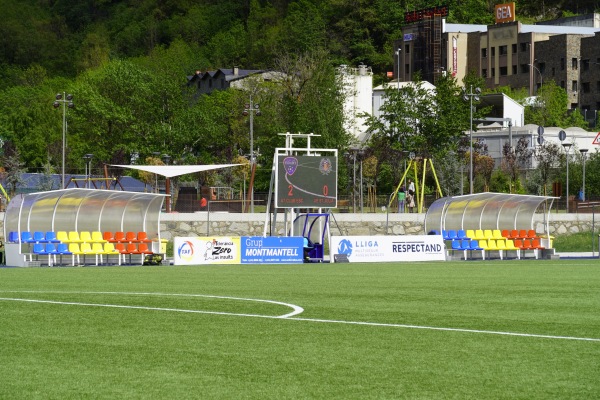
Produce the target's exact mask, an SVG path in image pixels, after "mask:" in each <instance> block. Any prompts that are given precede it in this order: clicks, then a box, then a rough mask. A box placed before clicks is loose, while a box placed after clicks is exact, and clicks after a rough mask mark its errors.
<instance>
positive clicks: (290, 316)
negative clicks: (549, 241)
mask: <svg viewBox="0 0 600 400" xmlns="http://www.w3.org/2000/svg"><path fill="white" fill-rule="evenodd" d="M0 292H4V293H8V292H10V293H61V294H122V295H148V296H182V297H184V296H187V297H208V298H217V299H230V300H248V301H257V302H265V303H272V304H279V305H285V306H288V307H292V308H293V309H294V311H293V312H291V313H289V314H285V315H280V316H273V315H261V314H242V313H230V312H219V311H203V310H184V309H179V308H162V307H145V306H125V305H117V304H96V303H80V302H66V301H54V300H36V299H20V298H10V297H0V301H2V300H4V301H22V302H29V303H46V304H62V305H75V306H87V307H107V308H123V309H134V310H151V311H171V312H183V313H195V314H212V315H229V316H236V317H254V318H267V319H286V320H293V321H306V322H317V323H326V324H345V325H361V326H379V327H388V328H404V329H424V330H432V331H444V332H462V333H481V334H488V335H502V336H517V337H530V338H541V339H559V340H576V341H586V342H600V338H586V337H576V336H557V335H541V334H533V333H519V332H503V331H487V330H481V329H466V328H444V327H436V326H423V325H408V324H388V323H382V322H362V321H343V320H332V319H318V318H299V317H293V315H297V314H300V313H301V312H302V311H304V310H303V309H302V307H299V306H296V305H293V304H288V303H281V302H277V301H272V300H261V299H245V298H239V297H227V296H211V295H201V294H168V293H139V292H40V291H0Z"/></svg>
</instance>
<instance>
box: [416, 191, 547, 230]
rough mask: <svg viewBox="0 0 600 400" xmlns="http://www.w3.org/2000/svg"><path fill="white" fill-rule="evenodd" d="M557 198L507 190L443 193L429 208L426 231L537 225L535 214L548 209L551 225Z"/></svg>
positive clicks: (516, 227)
mask: <svg viewBox="0 0 600 400" xmlns="http://www.w3.org/2000/svg"><path fill="white" fill-rule="evenodd" d="M556 198H557V197H549V196H529V195H521V194H508V193H477V194H472V195H465V196H453V197H444V198H441V199H438V200H436V201H435V202H434V203H433V204H432V205H431V207H429V209H428V210H427V214H426V215H425V231H426V232H429V231H431V230H433V229H437V230H439V231H440V232H441V231H442V230H444V229H445V230H449V229H456V230H458V229H465V230H466V229H511V230H512V229H517V230H521V229H527V230H529V229H534V223H533V217H534V214H536V213H545V214H546V218H545V221H546V225H548V218H549V213H550V209H551V208H552V203H553V202H554V199H556ZM540 206H541V207H540ZM546 232H548V226H546Z"/></svg>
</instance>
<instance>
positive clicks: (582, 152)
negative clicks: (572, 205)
mask: <svg viewBox="0 0 600 400" xmlns="http://www.w3.org/2000/svg"><path fill="white" fill-rule="evenodd" d="M579 152H580V153H581V158H583V183H582V187H581V201H585V159H586V158H587V152H588V149H579Z"/></svg>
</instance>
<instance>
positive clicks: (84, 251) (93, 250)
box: [29, 242, 153, 266]
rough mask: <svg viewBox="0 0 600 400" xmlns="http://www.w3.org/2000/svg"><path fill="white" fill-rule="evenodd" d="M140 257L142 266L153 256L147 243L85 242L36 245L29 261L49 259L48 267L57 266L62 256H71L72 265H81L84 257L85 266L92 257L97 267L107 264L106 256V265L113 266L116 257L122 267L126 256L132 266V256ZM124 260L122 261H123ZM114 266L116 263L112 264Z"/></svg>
mask: <svg viewBox="0 0 600 400" xmlns="http://www.w3.org/2000/svg"><path fill="white" fill-rule="evenodd" d="M138 254H139V255H140V257H141V259H140V265H141V264H143V263H144V258H145V256H146V255H149V254H153V252H152V251H151V250H150V249H149V248H148V244H147V243H116V244H115V243H111V242H104V243H101V242H94V243H90V242H83V243H75V242H72V243H57V244H55V243H34V244H33V247H32V250H31V253H30V254H29V260H30V261H32V260H33V256H34V255H35V256H36V258H37V257H38V256H47V257H48V266H53V265H57V257H56V256H60V263H59V264H62V256H64V255H67V256H69V255H70V256H71V265H73V266H74V265H75V260H76V259H77V264H78V265H81V264H82V262H81V256H83V265H85V264H86V260H85V256H86V255H92V256H94V258H95V265H99V264H98V260H100V264H105V263H104V259H103V256H106V264H111V262H110V256H111V255H115V256H117V257H116V260H117V264H118V265H121V262H122V261H123V262H125V259H126V256H129V264H131V258H132V255H138ZM121 260H122V261H121ZM112 264H114V263H112Z"/></svg>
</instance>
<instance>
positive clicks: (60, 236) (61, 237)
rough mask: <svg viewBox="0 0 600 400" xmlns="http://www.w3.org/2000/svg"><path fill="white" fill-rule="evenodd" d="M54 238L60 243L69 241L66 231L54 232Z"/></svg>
mask: <svg viewBox="0 0 600 400" xmlns="http://www.w3.org/2000/svg"><path fill="white" fill-rule="evenodd" d="M56 240H60V241H61V242H62V243H69V235H68V234H67V232H66V231H58V232H56Z"/></svg>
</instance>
